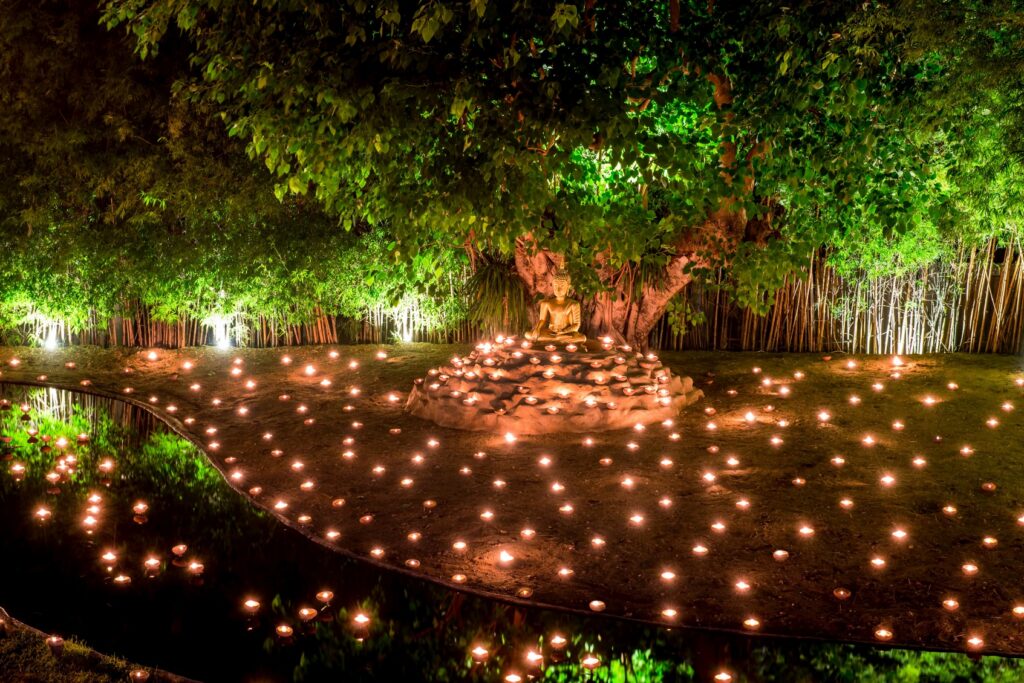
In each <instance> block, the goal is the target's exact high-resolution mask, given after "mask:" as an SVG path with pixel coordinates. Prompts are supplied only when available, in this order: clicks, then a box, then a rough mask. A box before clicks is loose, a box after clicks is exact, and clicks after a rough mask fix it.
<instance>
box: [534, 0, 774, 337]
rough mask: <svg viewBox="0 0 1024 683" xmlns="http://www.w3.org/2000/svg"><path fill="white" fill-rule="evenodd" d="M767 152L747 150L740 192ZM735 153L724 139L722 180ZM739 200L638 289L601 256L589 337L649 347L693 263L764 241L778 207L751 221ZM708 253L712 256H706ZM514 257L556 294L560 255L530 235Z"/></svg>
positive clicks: (724, 82)
mask: <svg viewBox="0 0 1024 683" xmlns="http://www.w3.org/2000/svg"><path fill="white" fill-rule="evenodd" d="M673 11H674V10H673ZM707 78H708V81H710V82H711V83H712V84H713V86H714V101H715V105H716V107H717V108H718V109H719V110H720V111H722V112H723V119H724V121H725V123H726V124H727V125H728V124H729V123H731V121H732V113H731V112H730V111H729V108H730V107H731V105H732V102H733V94H732V85H731V83H730V82H729V80H728V78H726V77H725V76H720V75H717V74H709V75H708V77H707ZM767 152H768V144H767V143H766V142H765V141H761V142H758V143H757V144H755V145H754V146H753V147H752V149H751V150H750V152H749V153H748V154H747V155H745V157H744V161H745V162H746V167H747V170H748V173H747V174H746V175H745V176H744V177H743V184H742V185H741V186H739V187H736V188H735V190H736V193H737V194H743V195H749V194H750V193H752V192H753V190H754V173H753V160H754V159H755V158H758V157H762V156H764V155H765V154H766V153H767ZM736 156H737V147H736V143H735V142H734V141H733V140H731V139H728V138H723V140H722V143H721V146H720V153H719V166H720V167H721V169H722V170H721V175H722V177H723V179H724V180H725V182H726V183H728V184H729V185H732V184H733V180H734V178H735V177H736V171H737V164H736ZM737 204H738V202H737V201H736V197H725V198H723V199H722V200H721V202H720V203H719V206H718V209H717V210H716V211H714V212H712V213H711V214H710V215H708V217H707V219H706V220H705V221H704V223H703V224H702V225H698V226H695V227H694V228H692V229H691V230H689V231H686V232H685V233H684V234H681V235H680V236H679V237H678V238H677V239H676V241H675V243H674V244H673V245H672V248H673V256H672V258H671V260H670V261H669V263H668V265H667V266H666V267H665V270H664V272H663V273H662V275H661V277H660V278H658V280H657V282H653V283H641V286H640V287H639V288H638V287H636V283H635V282H634V281H633V279H632V278H633V275H634V274H635V272H636V271H635V269H634V268H632V267H624V268H619V269H614V268H611V267H610V266H608V265H607V263H606V262H605V260H604V259H602V258H600V257H599V258H598V262H597V263H595V264H594V267H595V269H596V271H597V274H598V277H599V278H600V280H601V282H602V283H603V284H604V286H605V291H603V292H601V293H599V294H597V295H596V296H593V297H591V298H590V299H589V300H586V301H583V302H582V306H583V318H584V321H585V323H584V325H583V332H584V334H586V335H587V336H589V337H604V336H610V337H612V338H613V339H615V340H616V341H617V342H618V343H626V344H629V345H630V346H632V347H633V348H635V349H638V350H644V351H645V350H646V349H647V347H648V343H649V337H650V333H651V330H653V329H654V326H655V325H656V324H657V322H658V320H660V319H661V317H662V315H664V313H665V309H666V307H667V306H668V303H669V301H671V300H672V298H673V297H674V296H676V295H677V294H679V293H680V292H681V291H683V289H684V288H685V287H686V286H687V285H688V284H690V282H691V280H692V279H693V277H692V275H691V272H690V269H691V268H693V267H710V266H712V265H720V264H721V263H722V262H724V261H727V260H728V256H729V255H730V254H732V253H734V252H735V250H736V247H737V246H738V244H739V243H740V242H741V241H754V242H758V243H763V241H764V240H765V238H766V237H767V235H768V234H769V233H770V232H771V230H772V227H771V223H772V217H773V214H774V213H775V212H776V211H777V210H778V207H777V206H776V205H775V202H774V201H772V200H769V201H767V202H766V203H765V205H766V208H767V211H766V212H765V214H764V215H763V216H762V217H760V218H758V219H756V220H749V221H748V220H747V215H746V212H745V211H744V210H743V209H741V208H737ZM709 252H710V255H711V256H712V257H713V258H712V259H709V258H708V255H709ZM712 260H714V261H715V263H712ZM515 262H516V270H517V272H518V274H519V277H520V278H521V279H522V280H523V283H524V285H525V286H526V290H527V292H528V293H529V295H530V296H531V297H533V298H539V297H549V296H551V295H552V291H551V275H552V274H553V273H554V271H555V270H556V269H557V268H558V264H559V257H558V256H557V255H556V254H554V253H552V252H551V251H548V250H545V249H543V248H538V246H537V243H536V241H535V239H534V236H533V235H526V236H525V237H523V238H520V239H519V240H517V242H516V251H515Z"/></svg>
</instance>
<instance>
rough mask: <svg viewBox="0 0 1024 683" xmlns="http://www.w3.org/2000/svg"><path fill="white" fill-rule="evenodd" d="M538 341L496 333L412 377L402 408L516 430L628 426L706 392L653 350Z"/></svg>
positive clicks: (482, 427)
mask: <svg viewBox="0 0 1024 683" xmlns="http://www.w3.org/2000/svg"><path fill="white" fill-rule="evenodd" d="M588 344H590V345H592V346H599V347H601V351H598V352H593V353H591V352H588V351H585V350H582V349H579V348H577V347H576V346H574V345H572V344H570V345H567V346H564V347H561V348H559V347H556V346H555V345H552V344H549V345H546V346H544V347H543V348H540V347H534V346H531V345H530V344H529V343H528V342H523V343H518V342H517V341H516V340H514V339H511V338H501V337H499V338H498V340H497V341H496V342H494V343H482V344H479V345H477V347H476V350H475V351H473V352H472V353H470V354H469V355H468V356H465V357H462V358H459V357H455V358H453V359H452V361H451V364H450V365H446V366H442V367H440V368H433V369H431V370H430V371H429V372H428V373H427V377H425V378H422V379H417V380H416V382H415V385H414V386H413V389H412V391H411V392H410V394H409V401H408V403H407V404H406V410H408V411H409V412H410V413H412V414H413V415H416V416H418V417H422V418H424V419H427V420H430V421H432V422H435V423H437V424H439V425H442V426H444V427H454V428H456V429H467V430H474V431H493V432H497V433H506V432H511V433H513V434H547V433H551V432H564V431H569V432H595V431H606V430H612V429H625V428H628V427H634V426H636V425H637V424H645V425H646V424H650V423H652V422H661V421H664V420H667V419H670V418H674V417H676V415H677V414H678V413H679V411H680V410H681V409H682V408H683V407H684V406H687V405H689V404H690V403H693V402H694V401H696V400H698V399H699V398H701V397H702V396H703V394H702V393H701V392H700V390H698V389H694V388H693V380H691V379H690V378H689V377H680V376H678V375H673V374H672V371H671V370H669V369H668V368H667V367H665V366H664V365H662V364H661V361H659V360H658V357H657V356H655V355H653V354H647V355H643V354H639V353H635V352H633V351H632V350H630V349H629V347H614V346H613V345H612V344H610V343H607V342H606V343H603V344H602V343H601V342H595V341H591V342H588Z"/></svg>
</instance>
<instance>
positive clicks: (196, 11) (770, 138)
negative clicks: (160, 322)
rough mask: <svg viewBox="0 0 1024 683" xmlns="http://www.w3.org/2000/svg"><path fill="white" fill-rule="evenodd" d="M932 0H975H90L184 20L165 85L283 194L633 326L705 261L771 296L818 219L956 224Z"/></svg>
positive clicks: (938, 3) (141, 28)
mask: <svg viewBox="0 0 1024 683" xmlns="http://www.w3.org/2000/svg"><path fill="white" fill-rule="evenodd" d="M1016 4H1017V3H1016V2H1014V1H1013V0H1008V1H1007V2H1004V3H1002V5H1001V8H1002V10H1004V14H1005V11H1007V9H1008V8H1009V9H1010V10H1012V9H1013V7H1015V6H1016ZM975 5H978V6H977V7H976V6H975ZM943 6H947V7H948V6H952V7H954V8H956V9H957V11H955V12H952V13H951V14H948V15H947V16H944V17H943V21H945V24H944V25H945V26H947V27H948V26H951V25H955V22H956V21H957V20H960V19H962V18H963V16H964V15H970V17H969V18H975V15H977V14H978V12H979V11H981V10H980V9H979V7H980V8H982V9H983V8H984V6H985V4H984V3H974V4H971V3H955V2H954V3H949V2H944V1H943V0H934V1H933V2H918V3H904V4H902V5H900V4H897V5H896V6H890V5H887V4H884V3H881V2H870V1H869V2H863V0H858V1H856V2H854V1H850V0H828V1H825V0H820V1H812V0H805V1H802V2H748V1H744V0H734V1H731V2H721V1H717V2H716V1H715V0H700V1H696V0H694V1H690V2H686V1H684V0H668V1H667V2H666V1H663V0H659V1H655V0H648V1H640V2H638V1H636V0H619V1H599V0H578V1H576V2H553V1H550V0H517V1H516V2H496V1H494V0H490V1H489V0H430V1H426V2H418V1H413V0H379V1H377V2H372V1H369V0H276V1H275V0H260V1H258V2H222V1H215V0H108V1H107V2H106V5H105V8H106V11H105V20H106V22H107V24H108V25H109V26H117V25H121V24H126V25H127V26H128V28H129V30H130V31H131V32H132V33H133V34H134V36H135V38H136V39H137V44H138V51H139V52H140V54H141V55H142V56H143V57H151V56H152V55H154V54H155V53H156V52H157V51H158V50H159V49H164V45H166V44H167V41H168V39H169V38H173V39H175V40H176V39H177V38H178V37H179V36H180V35H182V34H183V35H184V37H185V39H186V40H187V43H188V46H189V50H190V58H191V66H192V71H191V75H190V77H189V78H188V79H184V80H182V81H180V82H179V83H178V89H179V90H178V92H179V93H181V94H183V95H184V96H186V97H188V98H191V99H192V100H194V101H198V102H202V103H205V104H206V105H208V106H211V107H214V108H215V109H216V110H217V111H218V112H219V113H220V114H221V115H222V117H223V119H224V121H225V122H226V125H227V127H228V130H229V132H230V134H231V135H233V136H235V137H238V138H241V139H243V140H245V141H246V142H247V144H248V149H249V152H250V154H251V155H252V156H253V157H256V158H258V159H260V160H262V161H263V162H264V163H265V164H266V167H267V168H268V169H269V170H270V171H271V172H272V173H273V174H274V175H275V176H276V177H277V178H278V185H277V191H278V194H279V196H282V197H283V196H284V195H286V194H297V195H303V194H306V193H310V192H311V193H314V194H315V196H316V197H317V198H318V199H319V200H320V201H321V202H322V203H323V204H324V205H325V206H326V207H327V208H328V210H329V211H331V212H332V213H334V214H335V215H337V216H338V217H339V220H340V222H341V224H342V225H344V226H345V227H346V228H352V227H353V226H357V225H363V224H375V225H383V226H386V228H387V230H388V231H389V232H390V233H391V234H393V235H394V236H395V245H394V250H393V251H394V254H395V257H396V258H398V259H401V258H407V257H409V256H410V255H416V254H421V253H422V252H423V251H424V250H428V249H430V248H432V246H434V245H437V244H439V243H442V244H461V245H464V246H465V247H466V248H467V249H468V250H469V251H470V252H471V253H474V252H476V251H478V250H484V251H487V252H489V253H490V254H492V255H493V254H498V255H504V256H505V257H507V258H514V263H515V267H516V269H517V271H518V275H519V277H520V278H521V280H522V282H523V284H524V286H525V287H526V289H527V291H528V293H529V294H531V295H537V294H547V293H548V289H547V287H548V286H549V284H548V282H549V281H548V278H547V277H546V275H547V273H548V271H550V269H551V268H552V267H554V266H555V264H556V263H558V262H559V260H560V259H561V258H563V257H564V258H565V262H566V265H567V266H568V267H569V268H570V269H571V270H572V271H573V274H574V276H575V280H576V283H577V288H578V289H579V290H580V291H581V292H582V293H584V294H585V295H586V296H587V301H586V308H587V313H588V318H589V323H590V325H589V328H590V329H589V331H590V332H591V333H592V334H606V333H613V334H616V335H621V337H623V338H625V339H626V340H628V341H629V342H631V343H633V344H635V345H637V346H640V347H642V346H644V345H645V344H646V341H647V336H648V333H649V331H650V330H651V328H652V326H653V325H654V324H655V322H656V321H657V320H658V319H659V317H660V316H661V314H662V313H663V311H664V309H665V307H666V304H667V303H668V302H669V301H670V300H671V299H672V297H673V296H675V295H676V294H677V293H678V292H680V291H681V290H682V289H683V288H684V287H686V285H687V284H688V283H689V282H691V281H692V280H693V279H694V278H695V277H699V276H700V275H701V274H702V273H703V272H707V271H708V270H709V269H711V268H714V267H716V266H719V265H722V264H729V266H730V267H731V270H732V272H733V276H734V277H733V281H734V291H733V295H734V296H736V297H737V298H738V299H739V300H740V302H741V303H743V304H747V305H763V304H764V302H765V295H766V293H767V292H770V291H771V290H772V289H773V288H774V287H776V286H777V285H778V284H779V283H781V281H782V278H783V277H784V276H785V274H786V273H788V272H791V271H792V270H793V269H794V268H795V267H797V266H798V265H799V264H801V263H802V262H803V261H804V259H805V258H806V256H807V255H808V253H809V252H810V250H811V249H813V248H816V247H817V246H818V245H820V244H821V243H822V241H823V240H824V239H825V237H826V236H827V234H828V232H829V231H830V230H832V229H834V228H835V226H841V229H842V230H846V229H848V228H849V227H850V226H863V225H871V226H882V229H883V230H885V231H891V230H895V231H900V230H905V229H907V228H911V227H915V226H919V225H922V224H928V225H929V226H932V227H935V226H938V227H939V228H941V227H942V226H943V224H944V223H948V221H949V220H950V218H951V216H952V215H953V211H952V208H951V203H950V202H949V201H947V200H948V198H949V195H950V192H949V181H948V178H947V177H944V176H943V175H942V173H941V172H940V171H941V170H942V169H937V168H936V163H935V162H936V160H937V159H938V160H941V159H943V158H948V150H944V149H942V148H939V147H937V146H936V135H941V134H943V133H946V132H947V131H942V130H939V131H937V132H936V131H935V130H931V131H927V132H926V133H920V134H919V133H918V132H917V131H914V130H911V128H912V126H914V125H915V124H917V123H920V122H921V121H924V120H926V119H927V117H926V116H923V115H922V114H921V112H919V111H918V109H919V108H924V109H928V107H929V106H930V104H929V101H928V99H927V98H926V95H927V94H928V93H929V92H935V91H936V85H935V83H934V81H935V78H931V80H930V78H929V77H935V76H936V73H938V74H940V75H941V77H940V78H939V80H941V81H942V82H943V83H945V84H946V85H947V86H948V84H949V83H951V82H953V80H955V79H951V78H949V77H947V76H946V75H945V73H946V71H948V70H949V69H953V68H955V67H957V65H958V64H959V65H960V66H962V64H963V62H964V60H967V59H968V57H970V56H971V55H972V54H973V56H974V57H978V54H977V50H975V51H974V52H971V50H970V49H965V50H960V49H959V47H958V50H959V51H958V52H957V54H955V55H954V54H951V53H949V52H948V50H947V53H944V52H943V50H944V49H946V48H947V46H943V45H941V44H937V41H936V40H935V38H934V36H932V37H931V38H928V37H927V36H922V35H921V34H920V32H919V31H917V32H916V33H915V31H916V29H915V27H914V25H913V22H914V20H915V18H921V17H938V16H939V15H938V14H936V13H935V11H934V10H935V8H936V7H943ZM997 14H998V12H997ZM1000 16H1002V15H1000ZM997 23H998V22H997ZM989 28H991V27H979V26H975V25H972V24H970V23H968V26H967V28H966V29H965V30H966V31H967V32H970V35H968V36H966V37H965V36H964V35H962V34H961V35H960V36H959V42H958V43H956V45H957V46H962V45H965V44H966V45H974V46H977V44H978V42H977V37H978V34H979V33H982V32H984V31H985V30H988V29H989ZM1017 28H1018V31H1017V33H1016V34H1014V35H1016V36H1018V37H1019V26H1018V27H1017ZM1011 33H1012V30H1011ZM915 37H916V38H917V39H920V40H919V42H921V43H928V42H929V40H930V41H931V43H932V44H931V45H927V44H925V45H923V46H917V47H918V49H917V52H916V53H915V52H914V50H913V49H911V48H913V47H915V46H914V45H911V42H912V40H911V39H912V38H915ZM981 52H982V53H983V54H982V57H981V60H982V61H986V60H988V61H989V62H990V61H991V55H990V54H987V53H985V51H984V50H982V51H981ZM936 69H937V70H938V71H936ZM944 70H946V71H944ZM961 71H962V69H961ZM943 79H944V80H943ZM946 94H947V95H948V94H949V93H948V91H947V93H946ZM930 111H933V113H934V111H937V110H930ZM959 111H960V112H961V113H964V112H963V108H962V107H961V108H960V110H959ZM943 154H946V155H947V156H945V157H943ZM826 219H827V221H828V223H829V224H828V225H826V224H824V223H825V220H826Z"/></svg>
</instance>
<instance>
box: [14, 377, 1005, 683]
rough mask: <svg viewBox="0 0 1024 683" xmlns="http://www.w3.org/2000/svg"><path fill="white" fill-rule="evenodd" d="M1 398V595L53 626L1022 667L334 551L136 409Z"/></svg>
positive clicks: (620, 655)
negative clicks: (549, 603) (656, 609)
mask: <svg viewBox="0 0 1024 683" xmlns="http://www.w3.org/2000/svg"><path fill="white" fill-rule="evenodd" d="M0 400H2V401H3V402H2V403H0V459H2V470H0V515H2V518H3V520H4V523H3V525H2V526H0V547H2V548H3V553H2V556H0V606H3V607H4V608H6V609H7V610H8V611H9V612H10V613H11V614H12V616H14V617H16V618H18V619H20V620H22V621H25V622H27V623H29V624H31V625H33V626H36V627H38V628H41V629H43V630H46V631H49V632H53V633H59V634H61V635H63V636H65V637H68V636H74V637H76V638H79V639H81V640H83V641H84V642H85V643H87V644H88V645H90V646H92V647H93V648H95V649H97V650H99V651H101V652H104V653H107V654H114V655H118V656H122V657H125V658H127V659H130V660H132V661H136V662H140V663H142V664H145V665H147V666H158V667H160V668H163V669H166V670H169V671H173V672H175V673H178V674H181V675H183V676H188V677H191V678H195V679H200V680H211V681H212V680H216V681H255V680H259V681H287V680H308V681H316V680H324V679H328V678H329V679H332V680H340V679H344V680H346V681H357V680H376V681H416V680H433V681H445V680H476V681H509V682H510V683H514V682H515V681H518V680H529V679H531V678H532V679H543V680H555V681H557V680H564V681H573V680H581V679H592V680H598V681H613V680H614V681H618V680H638V681H645V680H652V681H654V680H658V681H660V680H665V681H690V680H702V681H703V680H715V678H716V677H718V680H727V678H726V676H727V675H731V676H732V677H733V678H732V680H737V681H739V680H765V681H769V680H780V681H782V680H785V681H789V680H815V681H817V680H878V679H879V678H886V679H899V680H918V678H915V677H914V676H918V677H919V678H920V680H937V679H938V678H940V677H941V680H979V681H980V680H1007V681H1010V680H1019V679H1020V677H1021V676H1024V667H1022V666H1021V665H1020V664H1019V663H1018V661H1017V660H1013V659H1004V658H997V657H984V658H973V659H972V658H970V657H968V656H966V655H963V654H948V653H931V652H914V651H909V650H899V649H888V650H886V649H880V648H874V647H869V646H863V645H844V644H835V643H826V642H813V641H800V640H787V639H772V638H755V637H749V636H744V635H739V634H731V633H714V632H709V631H694V630H683V629H667V628H659V627H655V626H645V625H638V624H632V623H627V622H623V621H618V620H613V619H608V618H601V617H592V616H591V617H587V616H581V615H572V614H566V613H560V612H554V611H548V610H539V609H527V608H523V607H521V606H513V605H508V604H504V603H501V602H498V601H494V600H488V599H485V598H481V597H475V596H470V595H466V594H463V593H459V592H455V591H451V590H448V589H446V588H443V587H439V586H436V585H434V584H430V583H428V582H424V581H419V580H417V579H415V578H411V577H408V576H401V575H398V574H394V573H391V572H386V571H381V570H380V569H378V568H375V567H372V566H369V565H367V564H364V563H361V562H359V561H357V560H353V559H349V558H346V557H342V556H340V555H338V554H337V553H335V552H333V551H331V550H329V549H327V548H324V547H321V546H319V545H317V544H315V543H314V542H312V541H310V540H308V539H307V538H305V537H302V536H300V535H299V534H298V533H296V532H294V531H292V530H291V529H289V528H287V527H285V526H283V525H281V524H280V523H279V522H278V521H277V520H276V519H274V518H272V517H270V516H269V515H267V514H266V513H263V512H261V511H259V510H257V509H256V508H255V507H253V506H252V505H251V504H250V503H249V502H248V501H247V500H246V499H245V498H244V497H242V496H240V495H239V494H237V493H236V492H235V491H233V490H232V489H231V488H230V487H229V486H228V485H227V484H226V482H225V481H224V480H223V479H222V478H221V475H220V473H219V472H218V471H217V470H216V469H214V468H213V467H212V466H211V465H210V464H209V463H208V461H207V460H206V458H205V456H203V454H202V453H201V452H200V451H199V450H198V449H196V448H195V447H194V446H193V445H192V444H191V443H189V442H188V441H186V440H185V439H183V438H181V437H179V436H178V435H176V434H175V433H173V432H172V431H171V430H170V429H169V428H168V427H166V426H165V425H164V424H163V423H161V422H159V421H158V420H157V419H155V418H154V417H152V416H151V415H150V414H149V413H147V412H145V411H143V410H141V409H139V408H136V407H133V406H131V405H129V404H126V403H123V402H120V401H113V400H109V399H105V398H99V397H96V396H92V395H87V394H80V393H75V392H67V391H63V390H56V389H40V388H28V387H22V386H16V385H11V384H0ZM4 673H5V672H2V671H0V674H4ZM6 673H11V672H6Z"/></svg>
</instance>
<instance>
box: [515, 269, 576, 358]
mask: <svg viewBox="0 0 1024 683" xmlns="http://www.w3.org/2000/svg"><path fill="white" fill-rule="evenodd" d="M571 285H572V280H571V279H570V278H569V273H568V272H566V271H565V270H562V269H559V270H558V271H556V272H555V274H554V276H553V277H552V278H551V288H552V289H553V290H554V293H555V295H554V296H553V297H550V298H548V299H542V300H541V302H540V313H539V315H538V316H537V324H536V325H534V326H533V329H532V330H530V331H529V332H527V333H526V334H525V335H523V336H525V337H526V338H527V339H529V340H530V341H534V342H557V343H560V344H582V343H583V342H585V341H587V336H586V335H585V334H583V333H581V332H580V304H579V302H578V301H573V300H572V299H569V298H567V295H568V294H569V287H570V286H571Z"/></svg>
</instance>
